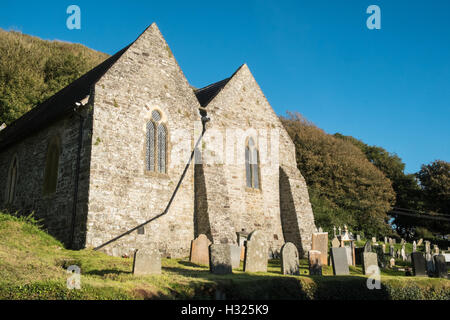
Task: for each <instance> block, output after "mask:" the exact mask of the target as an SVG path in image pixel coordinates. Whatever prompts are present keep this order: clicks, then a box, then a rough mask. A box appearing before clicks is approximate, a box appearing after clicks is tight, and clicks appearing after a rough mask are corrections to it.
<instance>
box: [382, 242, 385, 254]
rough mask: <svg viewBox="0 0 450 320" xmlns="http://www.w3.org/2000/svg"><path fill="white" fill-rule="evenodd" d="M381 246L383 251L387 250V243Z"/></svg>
mask: <svg viewBox="0 0 450 320" xmlns="http://www.w3.org/2000/svg"><path fill="white" fill-rule="evenodd" d="M381 248H383V253H385V252H386V245H385V244H384V243H383V245H382V246H381Z"/></svg>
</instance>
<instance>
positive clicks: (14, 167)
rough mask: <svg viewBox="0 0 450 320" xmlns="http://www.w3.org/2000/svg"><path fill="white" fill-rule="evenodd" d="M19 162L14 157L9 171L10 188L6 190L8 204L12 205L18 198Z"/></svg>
mask: <svg viewBox="0 0 450 320" xmlns="http://www.w3.org/2000/svg"><path fill="white" fill-rule="evenodd" d="M18 166H19V165H18V160H17V156H14V158H13V160H12V162H11V166H10V167H9V171H8V186H7V188H6V203H12V202H13V201H14V198H15V196H16V188H17V176H18Z"/></svg>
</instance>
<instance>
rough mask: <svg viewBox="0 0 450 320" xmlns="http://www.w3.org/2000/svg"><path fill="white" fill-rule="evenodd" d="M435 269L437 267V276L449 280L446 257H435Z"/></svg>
mask: <svg viewBox="0 0 450 320" xmlns="http://www.w3.org/2000/svg"><path fill="white" fill-rule="evenodd" d="M433 258H434V267H435V270H436V272H435V274H436V276H437V277H439V278H445V279H447V278H448V270H447V264H446V263H445V257H444V255H442V254H438V255H435V256H434V257H433Z"/></svg>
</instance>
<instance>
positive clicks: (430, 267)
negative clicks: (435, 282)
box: [425, 253, 435, 277]
mask: <svg viewBox="0 0 450 320" xmlns="http://www.w3.org/2000/svg"><path fill="white" fill-rule="evenodd" d="M425 261H426V264H427V265H426V268H427V274H428V276H430V277H431V276H433V275H434V271H435V270H434V259H433V256H432V255H431V253H425Z"/></svg>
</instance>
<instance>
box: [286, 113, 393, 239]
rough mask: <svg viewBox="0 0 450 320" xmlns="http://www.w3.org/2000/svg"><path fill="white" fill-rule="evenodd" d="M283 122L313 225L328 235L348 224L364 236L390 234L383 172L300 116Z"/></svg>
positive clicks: (387, 186)
mask: <svg viewBox="0 0 450 320" xmlns="http://www.w3.org/2000/svg"><path fill="white" fill-rule="evenodd" d="M282 122H283V124H284V126H285V128H286V130H287V131H288V133H289V135H290V136H291V138H292V139H293V141H294V144H295V147H296V156H297V165H298V168H299V169H300V171H301V172H302V174H303V176H304V178H305V180H306V183H307V185H308V190H309V193H310V197H311V204H312V206H313V211H314V215H315V219H316V224H317V225H318V226H321V227H322V228H324V229H325V230H328V231H331V228H332V226H333V225H341V226H342V225H343V224H347V225H348V226H349V228H350V229H351V230H353V231H358V232H361V231H362V232H364V233H365V234H367V235H372V236H381V235H383V236H384V235H387V234H391V233H392V229H391V228H390V227H389V225H388V224H387V218H388V217H387V214H386V213H387V212H388V211H389V210H390V208H391V205H392V204H393V203H394V199H395V194H394V191H393V189H392V186H391V182H390V180H389V179H388V178H386V176H385V175H384V174H383V172H381V171H380V170H379V169H377V167H376V166H374V165H373V164H372V163H371V162H370V161H368V160H367V158H366V156H365V155H364V153H363V152H362V151H361V150H360V149H359V148H358V147H356V146H354V145H353V144H352V143H350V142H348V141H345V140H342V139H338V138H336V137H333V136H332V135H329V134H327V133H325V132H324V131H323V130H321V129H319V128H317V127H316V126H315V125H313V124H312V123H310V122H308V121H307V120H305V119H303V118H302V117H301V116H300V115H299V114H291V117H290V118H289V119H287V118H282Z"/></svg>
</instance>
